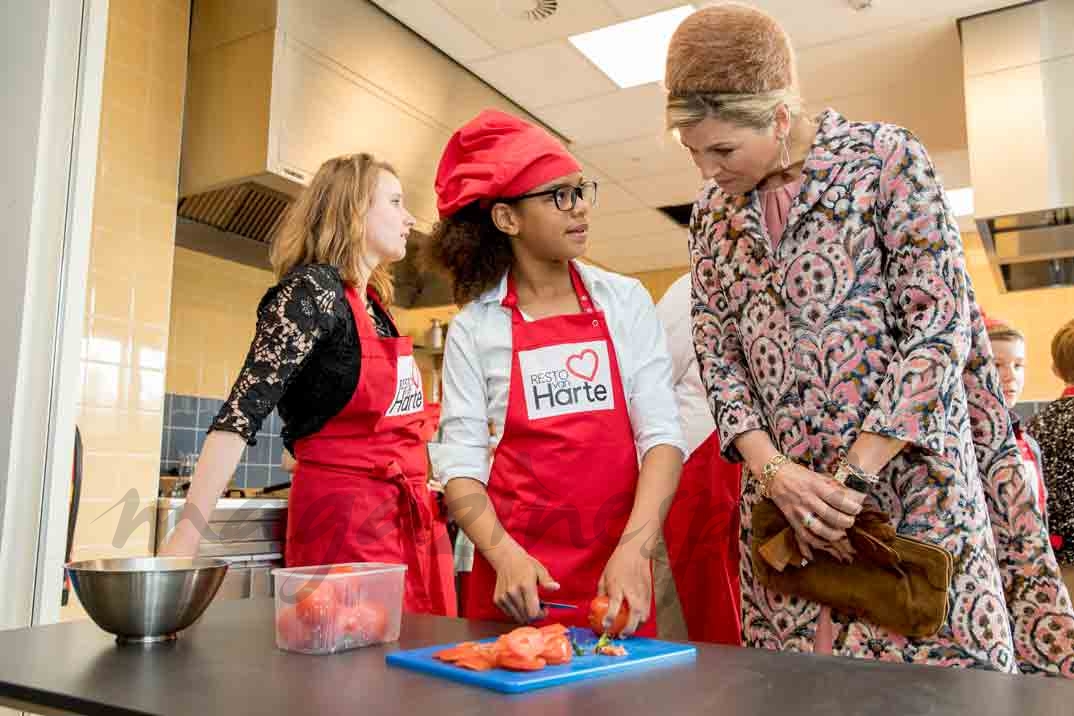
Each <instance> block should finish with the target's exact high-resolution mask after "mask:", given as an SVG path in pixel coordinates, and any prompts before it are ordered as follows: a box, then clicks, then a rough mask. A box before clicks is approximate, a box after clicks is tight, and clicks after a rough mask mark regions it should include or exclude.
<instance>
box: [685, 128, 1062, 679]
mask: <svg viewBox="0 0 1074 716" xmlns="http://www.w3.org/2000/svg"><path fill="white" fill-rule="evenodd" d="M819 122H820V129H819V131H818V133H817V136H816V139H815V140H814V144H813V147H812V149H811V151H810V153H809V156H808V158H807V159H806V162H805V167H804V169H803V174H804V181H803V184H802V188H801V192H800V194H799V195H798V197H797V199H796V200H795V202H794V204H793V205H792V207H791V210H790V215H789V216H788V220H787V227H786V229H785V231H784V234H783V236H782V238H781V240H780V241H779V243H778V246H777V247H776V248H773V245H772V241H771V240H770V238H769V236H768V235H767V229H766V228H765V223H764V221H763V219H762V215H761V208H760V201H759V198H758V196H757V193H756V192H751V193H749V194H747V195H745V196H731V195H726V194H724V193H722V192H721V191H720V189H719V188H718V187H717V186H715V184H714V183H712V182H710V183H708V184H706V186H705V187H704V188H703V189H702V192H701V194H700V196H699V198H698V200H697V202H696V203H695V205H694V211H693V217H692V220H691V227H690V232H691V237H690V255H691V261H692V264H693V293H694V306H693V319H694V344H695V348H696V350H697V355H698V361H699V364H700V369H701V374H702V379H703V380H704V382H705V384H706V386H707V388H708V392H709V399H710V403H711V407H712V409H713V414H714V415H715V417H716V422H717V426H718V430H719V434H720V443H721V445H723V446H724V448H725V451H726V452H727V455H728V457H730V458H731V459H741V458H740V456H738V455H737V451H736V450H735V448H734V440H735V438H737V437H738V436H739V435H742V434H743V433H744V432H746V431H749V430H766V431H767V432H768V433H769V435H770V436H771V437H772V439H773V442H774V444H775V445H776V446H777V447H778V448H779V449H780V450H781V451H783V452H784V453H785V454H787V455H788V456H789V457H790V458H792V459H793V460H795V461H797V462H799V463H801V464H803V465H805V466H808V467H810V468H811V469H814V470H816V471H818V472H827V473H829V474H830V473H832V472H834V467H835V466H834V463H835V462H836V461H837V459H838V456H839V453H840V451H841V450H845V449H847V448H849V447H850V446H851V445H852V444H853V442H854V440H855V439H856V437H857V436H858V435H859V434H860V433H861V432H862V431H869V432H873V433H878V434H880V435H884V436H889V437H893V438H897V439H899V440H903V441H905V442H906V443H908V444H907V446H906V447H905V448H904V449H903V451H902V452H901V453H900V454H899V455H898V456H896V458H895V459H894V460H892V461H891V462H890V463H889V464H888V466H887V467H886V468H885V469H884V470H883V471H882V473H881V485H880V486H879V488H876V489H874V491H873V492H872V493H871V494H870V496H869V498H868V499H869V501H870V502H871V503H873V505H874V506H876V507H879V508H880V509H883V510H885V511H886V513H887V514H889V515H890V516H891V519H892V523H893V525H894V526H895V527H896V529H897V530H898V532H899V533H900V534H904V535H907V536H912V537H916V538H919V539H923V540H928V541H929V542H932V543H934V544H937V545H940V546H942V547H944V548H946V549H947V550H949V551H950V552H951V553H952V554H953V555H954V559H955V575H954V579H953V584H952V588H951V593H950V595H949V596H950V602H949V603H950V609H949V614H948V619H947V623H946V625H945V626H944V627H943V628H942V629H941V631H940V632H939V634H937V635H936V636H935V637H933V638H929V639H911V638H906V637H904V636H901V635H899V634H895V633H892V632H890V631H888V630H886V629H883V628H881V627H878V626H875V625H873V624H870V623H868V622H865V621H861V620H858V619H855V618H853V617H851V616H849V615H846V614H840V613H838V612H836V611H835V610H833V611H832V621H833V628H834V639H833V651H834V653H836V654H841V655H844V656H853V657H863V658H874V659H880V660H885V661H902V662H917V663H931V664H940V665H955V666H965V667H981V668H990V669H995V670H999V671H1006V672H1014V671H1017V670H1019V669H1021V670H1022V671H1025V672H1048V673H1062V674H1065V675H1067V676H1071V675H1074V613H1072V611H1071V605H1070V598H1069V596H1068V594H1067V590H1066V588H1065V587H1064V586H1063V584H1062V581H1061V580H1060V577H1059V570H1058V567H1057V565H1056V561H1055V557H1054V555H1053V553H1052V550H1051V547H1050V545H1049V543H1048V538H1047V534H1046V532H1045V529H1044V524H1043V519H1042V516H1041V514H1040V512H1039V510H1038V508H1037V506H1036V502H1035V501H1034V500H1033V499H1032V496H1031V492H1030V490H1029V488H1028V485H1027V484H1026V481H1025V477H1024V475H1023V473H1022V467H1021V464H1020V461H1019V459H1018V450H1017V446H1016V443H1015V440H1014V435H1013V432H1012V430H1011V425H1010V420H1009V416H1008V413H1007V410H1006V408H1005V407H1004V405H1003V399H1002V396H1001V393H1000V389H999V383H998V379H997V374H996V371H995V368H994V366H993V362H992V360H991V348H990V347H989V342H988V338H987V334H986V331H985V328H984V323H983V320H982V317H981V312H980V311H979V310H978V308H977V306H976V302H975V300H974V294H973V288H972V286H971V285H970V279H969V276H968V274H967V271H966V267H965V260H964V256H963V252H962V245H961V240H960V237H959V232H958V228H957V225H956V223H955V220H954V218H953V216H952V214H951V211H950V208H949V206H948V204H947V201H946V197H945V196H944V193H943V189H942V188H941V186H940V184H939V182H938V181H937V179H936V175H935V172H934V169H933V166H932V164H931V161H930V160H929V157H928V155H927V154H926V152H925V148H924V147H923V146H922V145H921V143H920V142H919V141H918V140H917V139H916V138H915V137H914V136H913V135H912V134H911V133H909V132H908V131H906V130H904V129H901V128H899V127H895V126H892V125H886V124H863V123H856V122H849V121H847V120H846V119H844V118H843V117H842V116H840V115H839V114H837V113H836V112H834V111H831V110H828V111H826V112H824V113H822V114H821V115H820V117H819ZM759 499H760V498H759V495H758V493H757V488H756V483H755V481H753V480H749V479H747V480H744V481H743V500H742V543H741V548H742V549H741V555H742V559H741V565H742V566H741V570H742V575H741V576H742V590H743V595H742V607H743V630H744V637H745V641H746V643H747V644H748V645H750V646H754V647H766V648H771V649H786V650H795V651H812V650H813V640H814V636H815V633H816V625H817V619H818V616H819V613H820V605H818V604H816V603H812V602H809V601H806V600H803V599H800V598H797V597H789V596H785V595H782V594H779V593H776V592H771V591H768V590H766V589H764V588H763V587H762V586H761V585H760V584H758V583H756V582H755V581H754V579H753V574H752V568H751V564H750V552H749V549H748V544H749V538H750V510H751V508H752V506H753V504H754V503H755V502H757V500H759Z"/></svg>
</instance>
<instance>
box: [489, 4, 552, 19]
mask: <svg viewBox="0 0 1074 716" xmlns="http://www.w3.org/2000/svg"><path fill="white" fill-rule="evenodd" d="M498 5H499V7H500V12H501V13H503V14H504V15H506V16H508V17H511V18H514V19H516V20H525V21H527V22H541V21H542V20H547V19H548V18H550V17H552V16H553V15H555V14H556V11H557V10H559V0H499V3H498Z"/></svg>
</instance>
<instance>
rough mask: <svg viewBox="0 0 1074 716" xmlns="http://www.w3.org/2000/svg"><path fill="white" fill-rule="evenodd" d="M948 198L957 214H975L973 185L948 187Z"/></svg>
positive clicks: (952, 209)
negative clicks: (958, 187) (956, 187)
mask: <svg viewBox="0 0 1074 716" xmlns="http://www.w3.org/2000/svg"><path fill="white" fill-rule="evenodd" d="M947 200H948V201H949V202H951V211H953V212H955V216H973V187H968V186H967V187H963V188H961V189H948V190H947Z"/></svg>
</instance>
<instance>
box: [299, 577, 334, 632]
mask: <svg viewBox="0 0 1074 716" xmlns="http://www.w3.org/2000/svg"><path fill="white" fill-rule="evenodd" d="M295 611H296V613H297V614H298V620H299V621H300V622H302V623H303V624H306V625H307V626H317V625H321V624H328V623H330V622H331V621H332V620H333V619H334V618H335V615H336V590H335V588H334V587H333V586H332V585H331V584H328V583H327V581H322V582H320V583H319V584H316V585H313V584H307V585H306V586H305V587H302V588H301V589H299V590H298V592H296V593H295Z"/></svg>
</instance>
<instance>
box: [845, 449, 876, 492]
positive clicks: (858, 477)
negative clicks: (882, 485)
mask: <svg viewBox="0 0 1074 716" xmlns="http://www.w3.org/2000/svg"><path fill="white" fill-rule="evenodd" d="M834 477H835V480H836V482H840V483H842V484H843V485H845V486H846V487H849V488H850V489H851V490H856V491H857V492H868V491H869V490H870V489H871V488H872V487H873V485H875V484H876V483H877V482H879V481H880V477H879V476H878V475H873V474H870V473H868V472H865V470H862V469H861V468H860V467H858V466H857V465H855V464H854V463H852V462H851V461H850V460H848V459H847V457H846V456H845V455H844V456H843V457H841V458H839V465H838V467H837V468H836V470H835V475H834Z"/></svg>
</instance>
